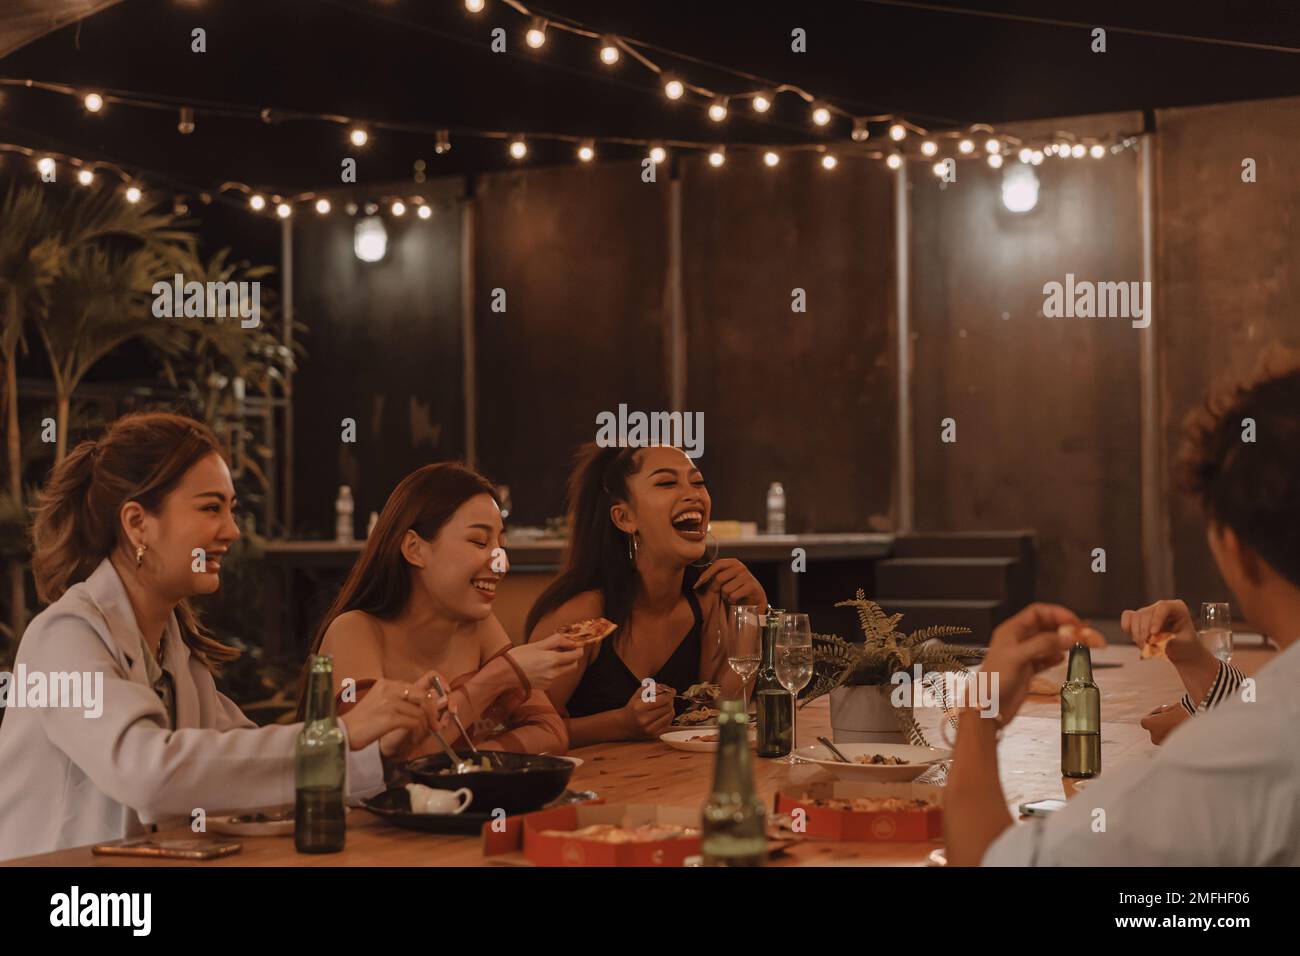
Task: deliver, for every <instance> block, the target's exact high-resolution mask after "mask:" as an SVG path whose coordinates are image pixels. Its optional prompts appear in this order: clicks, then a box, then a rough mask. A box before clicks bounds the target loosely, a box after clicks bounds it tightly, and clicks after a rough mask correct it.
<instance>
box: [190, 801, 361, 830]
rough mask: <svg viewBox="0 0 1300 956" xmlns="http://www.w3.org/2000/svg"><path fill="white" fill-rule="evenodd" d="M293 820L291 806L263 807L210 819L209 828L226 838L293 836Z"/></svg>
mask: <svg viewBox="0 0 1300 956" xmlns="http://www.w3.org/2000/svg"><path fill="white" fill-rule="evenodd" d="M346 810H347V808H346V807H344V811H345V812H346ZM293 818H294V812H293V807H291V806H283V807H263V808H262V809H260V810H248V811H245V812H244V813H234V814H230V813H226V814H222V815H221V816H215V817H208V822H207V827H208V830H210V831H211V832H213V833H221V834H223V835H225V836H293Z"/></svg>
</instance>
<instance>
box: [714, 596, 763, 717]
mask: <svg viewBox="0 0 1300 956" xmlns="http://www.w3.org/2000/svg"><path fill="white" fill-rule="evenodd" d="M722 627H723V635H722V636H723V651H724V652H725V653H726V655H727V665H728V666H729V667H730V668H731V669H732V670H733V671H735V673H736V674H738V675H739V676H740V696H741V700H742V701H743V702H744V708H745V713H749V680H750V678H751V677H753V676H754V675H755V674H756V673H757V672H758V665H759V664H760V663H761V661H762V659H763V656H762V647H761V645H760V642H759V628H758V608H757V607H755V606H754V605H753V604H736V605H734V606H732V607H730V608H728V609H727V616H726V618H725V620H724V621H723V625H722Z"/></svg>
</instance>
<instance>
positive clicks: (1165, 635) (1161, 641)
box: [1142, 631, 1174, 660]
mask: <svg viewBox="0 0 1300 956" xmlns="http://www.w3.org/2000/svg"><path fill="white" fill-rule="evenodd" d="M1173 639H1174V635H1173V634H1172V633H1171V632H1169V631H1161V632H1160V633H1159V634H1152V635H1151V636H1150V637H1148V638H1147V642H1146V643H1145V644H1143V645H1142V659H1143V660H1146V659H1147V658H1150V657H1163V658H1164V659H1165V660H1169V655H1168V654H1166V653H1165V645H1166V644H1168V643H1169V642H1170V641H1172V640H1173Z"/></svg>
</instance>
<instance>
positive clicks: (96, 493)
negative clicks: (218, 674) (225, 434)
mask: <svg viewBox="0 0 1300 956" xmlns="http://www.w3.org/2000/svg"><path fill="white" fill-rule="evenodd" d="M220 454H221V446H220V444H219V443H218V441H217V437H216V436H215V435H214V434H213V433H212V430H211V429H210V428H208V426H207V425H205V424H203V423H202V422H198V421H195V420H194V419H192V418H186V417H184V416H183V415H174V414H172V413H170V412H135V413H132V414H129V415H124V416H122V417H121V418H119V419H118V420H117V421H115V422H113V424H112V425H110V426H109V428H108V431H107V432H106V433H105V434H104V436H103V437H102V438H100V439H99V440H98V441H83V442H81V443H80V444H78V445H77V447H76V448H74V449H72V452H71V453H70V454H69V455H68V457H67V458H65V459H64V460H63V462H62V464H60V465H59V466H58V467H56V468H55V469H54V472H53V473H52V474H51V475H50V478H49V481H47V482H46V484H45V487H44V488H43V489H42V490H41V492H40V495H39V497H38V499H37V506H36V518H35V522H34V524H33V526H32V538H33V542H34V544H35V551H34V553H33V555H32V574H33V576H34V577H35V578H36V594H37V596H38V597H39V598H40V599H41V601H43V602H46V603H49V602H52V601H56V600H58V599H59V598H60V597H62V596H63V594H64V593H65V592H66V591H67V590H68V588H70V587H72V586H73V585H74V584H77V583H79V582H81V581H84V580H86V578H88V577H90V574H91V572H92V571H94V570H95V568H97V567H98V566H99V563H100V562H101V561H103V560H104V559H105V558H107V557H109V556H110V555H111V554H112V553H113V552H114V551H115V550H116V549H117V548H119V547H125V545H126V537H125V534H124V533H123V531H122V522H121V511H122V506H123V505H124V504H126V503H127V502H128V501H136V502H139V504H140V506H141V507H142V508H144V509H145V510H146V511H148V512H149V513H150V514H158V512H159V511H160V510H161V509H162V504H163V500H164V499H165V498H166V497H167V495H168V494H170V493H171V491H172V489H174V488H175V487H176V486H177V485H178V484H179V483H180V481H181V478H182V477H183V476H184V475H185V473H186V472H187V471H189V470H190V468H191V467H193V466H194V465H195V464H197V463H198V462H199V461H201V460H202V459H204V458H206V457H207V456H208V455H220ZM176 617H177V620H178V621H179V622H180V631H181V638H182V639H183V640H184V641H185V643H186V644H187V645H188V646H189V648H190V650H191V651H192V652H193V653H194V654H195V655H197V656H198V657H199V659H200V660H202V661H203V663H204V665H205V666H206V667H207V668H208V669H209V670H212V671H215V670H216V669H217V668H218V667H219V666H220V665H221V664H224V663H227V662H229V661H232V660H234V659H235V658H236V657H238V656H239V651H237V650H235V649H234V648H232V647H227V646H226V645H225V644H222V643H220V642H219V641H217V640H214V639H213V638H212V637H211V636H210V635H209V634H208V632H207V631H206V630H205V629H204V628H203V626H202V625H201V624H200V623H199V619H198V616H197V615H196V614H195V612H194V609H193V608H192V607H191V606H190V604H189V602H188V601H181V602H180V604H179V605H177V607H176Z"/></svg>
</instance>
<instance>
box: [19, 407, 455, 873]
mask: <svg viewBox="0 0 1300 956" xmlns="http://www.w3.org/2000/svg"><path fill="white" fill-rule="evenodd" d="M234 507H235V493H234V486H233V485H232V483H231V480H230V471H229V469H228V468H227V467H226V463H225V461H224V460H222V457H221V454H220V447H219V445H218V443H217V440H216V437H215V436H214V435H213V434H212V432H211V431H210V430H209V429H208V428H207V427H206V426H205V425H203V424H202V423H200V422H197V421H194V420H192V419H189V418H184V417H182V416H179V415H171V414H167V413H159V412H152V413H140V414H134V415H129V416H126V417H124V418H121V419H119V420H118V421H116V422H115V423H114V424H113V425H112V426H111V428H110V429H109V431H108V433H107V434H106V435H105V436H104V437H103V438H101V439H100V440H99V441H97V442H83V443H81V444H79V445H78V446H77V447H76V448H75V449H74V450H73V451H72V453H71V454H70V455H69V456H68V457H67V459H66V460H65V461H64V462H63V463H62V464H61V465H60V466H59V467H58V468H56V469H55V471H54V473H53V475H52V476H51V478H50V481H49V483H48V485H47V486H46V489H45V490H44V492H43V493H42V495H41V499H40V503H39V506H38V508H37V513H36V520H35V525H34V528H33V536H34V539H35V553H34V555H33V561H32V568H33V572H34V574H35V577H36V586H37V592H38V594H39V595H40V597H41V599H42V600H43V601H52V602H53V603H51V604H50V606H49V607H47V608H46V609H45V610H44V611H42V612H41V613H40V614H38V615H37V616H36V618H35V619H34V620H33V621H32V622H31V624H30V625H28V627H27V630H26V632H25V633H24V635H23V639H22V642H21V643H20V644H19V647H18V654H17V657H16V659H15V664H14V672H13V676H12V679H11V682H10V689H9V694H10V704H11V706H10V707H9V708H8V710H7V712H6V714H5V717H4V721H3V722H2V723H0V768H3V773H0V859H9V858H13V857H17V856H26V855H29V854H35V853H43V852H47V851H51V850H56V849H61V848H63V847H69V846H79V845H83V844H88V843H95V842H99V841H103V840H111V839H116V838H119V837H127V836H132V835H136V834H140V833H143V832H147V831H148V830H150V829H153V828H161V827H165V826H169V825H175V824H177V823H180V822H189V821H191V820H194V819H197V818H198V815H197V814H195V811H196V810H202V811H204V813H205V814H207V815H210V814H213V813H217V812H221V811H231V810H244V809H250V808H254V807H265V806H272V805H277V804H286V803H292V802H293V798H294V768H293V757H294V744H295V741H296V739H297V736H298V732H299V731H300V730H301V728H302V725H301V724H292V725H285V726H270V727H260V728H259V727H257V726H255V725H254V724H253V722H252V721H250V720H249V719H248V718H247V717H245V716H244V715H243V713H241V712H240V710H239V708H238V707H237V706H236V705H235V704H234V703H233V702H232V701H231V700H230V699H229V698H227V697H225V696H223V695H222V694H221V693H219V692H218V691H217V688H216V685H215V684H214V682H213V678H212V671H213V668H214V667H216V666H219V665H220V664H221V663H223V662H225V661H229V660H232V659H233V658H234V657H235V656H236V655H237V652H236V651H234V650H233V649H231V648H229V647H227V646H225V645H223V644H221V643H219V642H217V641H215V640H213V639H212V638H211V637H209V636H207V635H206V634H205V633H204V631H203V629H202V627H201V626H200V625H199V623H198V620H197V618H196V617H195V615H194V612H193V610H192V609H191V608H190V606H189V604H188V601H187V599H188V598H189V597H191V596H193V595H195V594H206V593H211V592H213V591H216V590H217V589H218V587H219V586H220V574H221V558H222V556H223V555H224V554H225V553H226V550H227V549H228V548H229V547H230V545H231V544H232V543H233V542H234V541H235V540H236V539H237V538H238V537H239V529H238V527H237V526H236V524H235V522H234V518H233V509H234ZM74 673H75V674H78V675H80V679H74V678H72V677H71V676H70V675H72V674H74ZM20 679H22V682H23V686H19V680H20ZM431 680H432V675H429V674H426V675H424V676H423V677H422V678H421V679H420V680H418V681H416V682H414V683H406V682H402V681H380V682H379V685H376V687H375V688H374V689H372V690H371V691H370V692H369V693H368V694H366V695H365V697H364V699H363V700H362V701H361V702H359V703H358V705H357V706H356V707H355V708H354V709H353V710H351V711H350V712H349V713H348V714H347V715H346V716H345V717H342V718H340V723H341V724H342V726H343V730H344V734H345V736H346V738H347V741H348V792H349V795H350V796H352V797H353V798H356V797H361V796H366V795H368V794H370V793H374V792H377V791H379V790H381V789H382V788H383V786H384V768H383V759H384V758H386V757H388V756H389V755H392V754H396V753H397V752H398V751H399V750H400V749H402V748H405V747H409V746H410V742H411V737H412V736H414V737H422V736H423V735H425V734H427V733H428V731H429V721H430V720H431V719H432V720H435V721H438V723H439V724H441V723H442V722H444V721H445V720H446V714H445V712H443V713H440V712H439V706H440V705H441V704H442V701H441V700H437V701H435V700H434V699H433V698H432V697H431V696H430V695H429V692H428V687H429V684H430V682H431ZM101 682H102V683H101ZM40 683H44V684H45V686H46V688H47V691H48V692H51V693H52V692H53V691H54V689H56V688H61V689H62V691H63V692H64V693H63V694H62V695H58V696H59V699H52V698H50V697H47V695H46V694H39V695H38V694H37V693H36V691H35V690H34V688H35V687H36V685H37V684H40ZM78 684H79V685H80V692H81V693H80V697H79V699H77V700H67V699H64V698H66V697H68V696H72V695H73V694H75V690H74V689H75V688H76V687H77V685H78ZM101 688H102V689H101ZM376 690H379V693H376V692H375V691H376ZM97 691H99V693H96V692H97ZM97 697H98V698H102V699H93V698H97ZM42 698H46V699H44V700H42ZM15 704H16V706H15ZM60 704H61V705H63V706H57V705H60Z"/></svg>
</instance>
